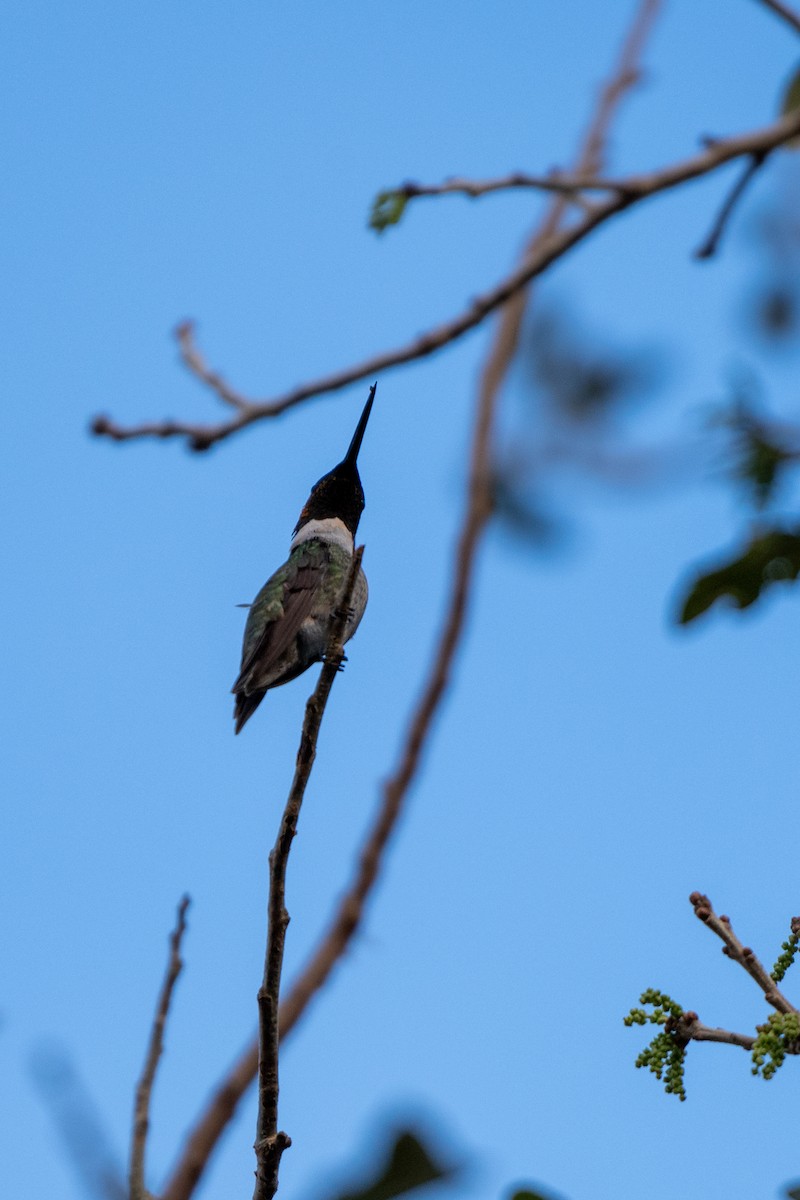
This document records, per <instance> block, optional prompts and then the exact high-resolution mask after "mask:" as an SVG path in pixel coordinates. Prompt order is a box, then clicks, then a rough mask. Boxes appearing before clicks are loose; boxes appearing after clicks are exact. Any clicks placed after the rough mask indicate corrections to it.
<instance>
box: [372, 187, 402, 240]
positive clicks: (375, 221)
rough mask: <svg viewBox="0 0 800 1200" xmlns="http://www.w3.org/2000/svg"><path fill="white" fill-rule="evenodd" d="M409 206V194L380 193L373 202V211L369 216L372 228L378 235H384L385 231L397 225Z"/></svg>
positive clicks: (399, 192) (398, 192)
mask: <svg viewBox="0 0 800 1200" xmlns="http://www.w3.org/2000/svg"><path fill="white" fill-rule="evenodd" d="M407 204H408V194H407V192H404V191H392V192H378V194H377V196H376V197H375V199H374V200H373V202H372V211H371V212H370V214H369V224H370V228H371V229H374V230H375V231H376V232H377V233H383V231H384V229H388V228H389V226H390V225H397V223H398V222H399V220H400V218H401V217H402V215H403V213H404V212H405V207H406V205H407Z"/></svg>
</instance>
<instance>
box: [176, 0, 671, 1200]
mask: <svg viewBox="0 0 800 1200" xmlns="http://www.w3.org/2000/svg"><path fill="white" fill-rule="evenodd" d="M659 3H660V0H644V3H643V4H642V6H641V8H640V10H639V12H638V14H637V18H636V21H635V23H634V25H633V27H632V29H631V32H630V34H629V36H628V38H627V39H626V40H625V43H624V45H623V48H622V51H621V54H620V60H619V63H618V65H617V66H616V68H615V70H614V72H613V73H612V76H611V79H610V80H609V82H608V84H607V85H606V87H605V88H604V89H603V91H602V93H601V96H600V100H599V102H598V105H597V110H596V113H595V115H594V118H593V120H592V122H591V124H590V126H589V129H588V131H587V134H586V137H585V140H584V145H583V148H582V150H581V152H580V154H579V157H578V169H580V170H585V171H590V170H591V171H597V170H599V168H600V165H601V162H602V149H603V145H604V141H605V136H606V133H607V129H608V126H609V124H610V122H611V120H612V118H613V116H614V113H615V111H616V106H617V104H618V102H619V100H620V99H621V98H622V96H623V95H624V93H625V91H626V89H627V88H628V87H630V86H631V85H632V83H633V82H634V81H635V79H636V77H637V72H636V64H637V62H638V57H639V55H640V53H641V49H642V44H643V41H644V37H645V35H646V32H647V30H648V28H649V25H650V23H651V21H652V19H653V16H654V15H655V13H656V12H657V9H658V6H659ZM623 80H624V84H623ZM565 209H566V201H565V200H564V199H563V198H561V197H559V198H558V199H557V200H556V202H555V203H554V204H553V206H552V207H551V209H550V210H549V212H548V213H547V214H546V217H545V220H544V221H543V223H542V225H541V226H540V227H539V228H538V229H537V230H536V232H535V233H534V235H533V237H532V238H531V240H530V242H529V244H528V246H527V247H526V250H525V255H526V256H527V255H528V254H530V253H531V252H534V251H535V250H536V248H537V246H538V245H539V244H540V243H542V242H545V241H546V240H547V239H549V238H550V237H552V235H553V233H554V232H555V231H556V229H557V227H558V223H559V221H560V220H561V218H562V216H563V213H564V211H565ZM524 303H525V298H524V296H523V295H520V296H519V297H516V298H515V302H514V305H513V306H512V305H508V306H506V308H505V309H504V310H503V312H502V313H501V317H500V321H499V323H498V329H497V334H496V338H495V341H494V343H493V345H492V347H491V350H490V353H489V356H488V358H487V362H486V365H485V367H484V370H483V373H482V376H481V381H480V388H479V396H478V406H477V412H476V418H475V426H474V432H473V439H472V449H471V456H470V472H469V481H468V487H467V496H466V502H465V512H464V518H463V522H462V527H461V533H460V535H459V540H458V544H457V549H456V554H455V561H454V564H453V579H452V584H451V589H450V595H449V599H448V604H447V610H446V616H445V621H444V626H443V629H442V632H441V635H440V637H439V641H438V643H437V647H436V651H435V654H434V657H433V661H432V663H431V666H430V669H429V672H428V677H427V682H426V683H425V685H424V687H423V689H422V692H421V695H420V698H419V700H418V702H417V705H416V707H415V709H414V711H413V713H412V716H411V720H410V723H409V727H408V732H407V734H406V737H405V740H404V743H403V747H402V750H401V753H400V757H399V761H398V764H397V766H396V768H395V770H394V772H393V774H392V775H391V776H390V778H389V779H388V780H387V781H386V783H385V784H384V787H383V792H382V797H381V803H380V806H379V808H378V811H377V813H376V817H375V820H374V823H373V825H372V827H371V829H370V831H369V832H368V835H367V837H366V840H365V842H364V845H363V847H362V850H361V853H360V855H359V858H358V861H357V864H356V869H355V872H354V874H353V878H352V880H351V882H350V885H349V887H348V888H347V889H346V891H345V893H344V895H343V896H342V898H341V900H340V901H339V904H338V905H337V908H336V910H335V912H334V914H333V917H332V920H331V922H330V924H329V925H328V928H327V929H326V931H325V932H324V933H323V935H322V937H321V938H320V941H319V942H318V944H317V947H316V949H315V950H314V951H313V952H312V954H311V956H310V958H309V960H308V962H307V964H306V966H305V967H304V968H303V970H302V971H301V972H300V974H299V975H298V976H297V978H296V979H295V981H294V983H293V985H292V986H291V988H290V990H289V992H288V994H287V995H286V996H285V998H284V999H283V1001H282V1003H281V1005H280V1010H279V1032H280V1037H281V1038H283V1037H285V1036H286V1035H287V1034H288V1033H289V1032H290V1031H291V1030H292V1029H293V1028H294V1027H295V1025H296V1023H297V1022H298V1020H299V1019H300V1017H301V1016H302V1015H303V1013H304V1012H305V1011H306V1009H307V1007H308V1005H309V1003H310V1001H311V1000H312V998H313V997H314V995H315V994H316V992H317V991H319V989H320V988H321V987H322V986H323V985H324V983H325V982H326V981H327V979H328V978H329V976H330V974H331V971H332V970H333V968H334V966H335V965H336V963H337V962H338V961H339V960H340V959H341V957H342V956H343V955H344V953H345V952H346V950H347V949H348V947H349V945H350V943H351V942H352V939H353V937H354V935H355V933H356V931H357V929H358V927H359V925H360V923H361V920H362V918H363V915H364V910H365V905H366V902H367V899H368V897H369V895H370V893H371V891H372V889H373V887H374V884H375V881H376V880H377V878H378V876H379V873H380V869H381V866H382V863H383V858H384V855H385V852H386V848H387V846H388V844H389V841H390V839H391V836H392V834H393V832H394V830H395V829H396V827H397V823H398V819H399V817H400V815H401V813H402V808H403V804H404V801H405V799H406V796H407V794H408V791H409V788H410V787H411V784H412V783H413V781H414V778H415V776H416V773H417V771H418V769H419V765H420V760H421V756H422V753H423V751H424V748H425V745H426V742H427V740H428V738H429V736H430V732H431V728H432V724H433V720H434V717H435V715H436V712H437V710H438V708H439V705H440V703H441V700H442V697H443V696H444V693H445V691H446V688H447V685H448V682H449V679H450V675H451V671H452V666H453V662H454V659H455V654H456V651H457V649H458V646H459V643H460V640H461V636H462V633H463V629H464V624H465V620H466V614H467V607H468V600H469V595H470V589H471V585H472V580H473V576H474V566H475V559H476V554H477V549H478V545H479V542H480V537H481V534H482V533H483V531H484V529H485V526H486V523H487V521H488V519H489V517H490V515H491V507H492V496H491V470H490V466H491V432H492V418H493V415H494V411H495V406H496V402H497V396H498V394H499V390H500V386H501V384H502V381H503V378H504V376H505V372H506V370H507V368H508V366H509V364H510V362H511V359H512V358H513V353H514V349H515V347H516V342H517V336H518V332H519V326H520V320H521V316H522V309H523V308H524ZM257 1064H258V1050H257V1045H256V1044H255V1043H253V1044H251V1045H250V1046H248V1047H247V1048H246V1049H245V1051H244V1052H243V1053H242V1054H241V1055H240V1056H239V1058H238V1059H237V1060H236V1062H235V1063H234V1065H233V1067H232V1068H231V1069H230V1071H229V1072H228V1073H227V1075H226V1076H225V1078H224V1080H223V1082H222V1084H221V1085H220V1086H219V1087H218V1088H217V1090H216V1091H215V1092H214V1094H213V1095H212V1097H211V1099H210V1101H209V1103H208V1105H207V1106H206V1108H205V1110H204V1111H203V1112H202V1113H201V1116H200V1118H199V1120H198V1121H197V1123H196V1124H195V1126H194V1128H193V1129H192V1131H191V1133H190V1136H189V1137H188V1139H187V1142H186V1146H185V1149H184V1152H183V1154H182V1155H181V1159H180V1161H179V1163H178V1165H177V1167H176V1169H175V1171H174V1173H173V1175H172V1177H171V1179H170V1180H169V1182H168V1184H167V1186H166V1187H165V1189H164V1190H163V1192H162V1200H189V1197H190V1196H191V1195H192V1193H193V1191H194V1189H195V1187H196V1186H197V1183H198V1181H199V1179H200V1177H201V1175H202V1173H203V1171H204V1169H205V1167H206V1165H207V1163H208V1160H209V1158H210V1156H211V1154H212V1152H213V1150H214V1147H215V1146H216V1144H217V1141H218V1140H219V1138H220V1136H221V1134H222V1132H223V1131H224V1129H225V1127H226V1126H227V1124H228V1122H229V1121H230V1120H231V1118H232V1116H233V1114H234V1112H235V1109H236V1106H237V1104H238V1102H239V1100H240V1099H241V1096H242V1094H243V1093H244V1091H245V1090H246V1088H247V1087H248V1086H249V1084H250V1082H251V1081H252V1079H253V1078H254V1077H255V1074H256V1070H257Z"/></svg>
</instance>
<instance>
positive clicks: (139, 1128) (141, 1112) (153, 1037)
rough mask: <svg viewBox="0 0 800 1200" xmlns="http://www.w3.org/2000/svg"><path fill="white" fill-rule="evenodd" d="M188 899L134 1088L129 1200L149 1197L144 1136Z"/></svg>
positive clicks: (180, 907) (180, 913)
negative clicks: (145, 1171)
mask: <svg viewBox="0 0 800 1200" xmlns="http://www.w3.org/2000/svg"><path fill="white" fill-rule="evenodd" d="M188 907H189V897H188V896H184V897H183V899H182V900H181V902H180V904H179V905H178V919H177V922H176V924H175V928H174V929H173V931H172V934H171V935H170V939H169V960H168V962H167V971H166V975H165V976H164V982H163V984H162V985H161V992H160V993H159V997H158V1003H157V1004H156V1015H155V1017H154V1018H153V1025H152V1028H151V1030H150V1040H149V1042H148V1046H147V1056H146V1058H145V1063H144V1069H143V1070H142V1074H141V1077H140V1079H139V1083H138V1085H137V1088H136V1102H135V1105H134V1112H133V1136H132V1138H131V1162H130V1173H129V1185H130V1200H147V1197H148V1195H149V1193H148V1192H147V1190H146V1188H145V1182H144V1160H145V1150H146V1148H147V1133H148V1130H149V1128H150V1096H151V1094H152V1091H153V1081H154V1080H155V1077H156V1070H157V1068H158V1063H159V1059H160V1058H161V1055H162V1052H163V1050H164V1028H165V1026H166V1023H167V1017H168V1015H169V1006H170V1003H171V1001H172V993H173V990H174V988H175V983H176V980H177V978H178V976H179V975H180V973H181V968H182V967H183V962H182V960H181V942H182V940H183V935H184V933H185V932H186V910H187V909H188Z"/></svg>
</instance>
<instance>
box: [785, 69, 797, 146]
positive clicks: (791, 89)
mask: <svg viewBox="0 0 800 1200" xmlns="http://www.w3.org/2000/svg"><path fill="white" fill-rule="evenodd" d="M798 108H800V67H798V68H797V69H796V70H795V72H794V74H793V75H792V77H791V79H790V80H789V82H788V84H787V85H786V90H785V91H784V93H783V100H782V101H781V116H782V117H788V115H789V113H790V112H794V111H795V109H798ZM784 146H785V147H789V148H791V149H793V150H797V149H798V148H800V137H793V138H791V140H790V141H788V142H784Z"/></svg>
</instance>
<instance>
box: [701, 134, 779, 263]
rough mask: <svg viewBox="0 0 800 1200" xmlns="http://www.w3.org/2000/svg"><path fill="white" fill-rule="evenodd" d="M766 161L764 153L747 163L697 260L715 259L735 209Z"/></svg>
mask: <svg viewBox="0 0 800 1200" xmlns="http://www.w3.org/2000/svg"><path fill="white" fill-rule="evenodd" d="M766 161H767V155H766V153H765V152H764V151H762V152H761V153H759V154H753V155H751V156H750V161H749V162H748V163H747V165H746V166H745V169H744V170H743V171H742V173H741V175H740V176H739V178H738V179H737V180H736V183H735V184H734V185H733V187H732V188H731V190H730V192H729V194H728V196H727V198H726V200H725V203H724V204H723V205H722V208H721V209H720V210H719V215H718V216H717V219H716V221H715V222H714V224H713V225H712V227H711V232H710V233H709V235H708V237H707V238H706V239H705V241H704V242H703V243H702V245H701V246H699V247H698V248H697V250H695V252H694V256H695V258H699V259H707V258H713V257H714V255H715V254H716V252H717V249H718V247H719V243H720V239H721V238H722V235H723V233H724V232H725V226H726V225H727V224H728V221H729V220H730V218H731V214H732V213H733V210H734V208H735V207H736V205H737V204H738V202H739V200H740V199H741V198H742V196H743V195H744V193H745V192H746V191H747V188H748V185H749V184H750V183H751V182H752V180H753V179H754V178H755V176H756V175H757V174H758V172H759V170H760V169H761V167H763V165H764V163H765V162H766Z"/></svg>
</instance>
